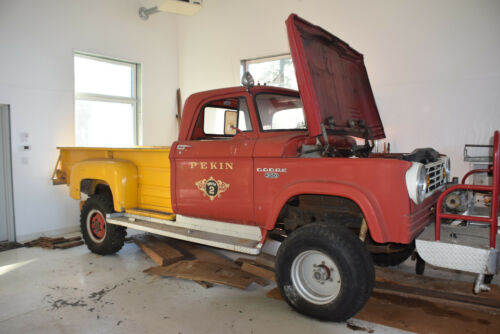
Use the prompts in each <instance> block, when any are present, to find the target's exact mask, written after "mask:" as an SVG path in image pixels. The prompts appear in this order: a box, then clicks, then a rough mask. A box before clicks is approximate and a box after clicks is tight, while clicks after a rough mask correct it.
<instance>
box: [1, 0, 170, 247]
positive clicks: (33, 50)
mask: <svg viewBox="0 0 500 334" xmlns="http://www.w3.org/2000/svg"><path fill="white" fill-rule="evenodd" d="M146 2H147V1H139V0H106V1H99V0H85V1H76V0H44V1H38V0H29V1H28V0H0V103H5V104H10V106H11V118H12V122H11V123H12V137H13V138H12V153H13V157H12V159H13V178H14V201H15V219H16V234H17V237H18V239H25V238H26V237H29V236H31V235H33V234H37V233H43V232H50V231H55V230H58V231H62V230H65V229H74V228H75V226H76V225H77V224H78V222H79V203H78V202H77V201H74V200H72V199H70V198H69V196H68V188H67V187H66V186H58V187H54V186H52V185H51V181H50V175H51V173H52V169H53V167H54V164H55V162H56V159H57V150H56V149H55V147H56V146H71V145H73V144H74V126H73V124H74V102H73V99H74V93H73V87H74V84H73V51H74V50H78V51H86V52H91V53H95V54H99V55H104V56H109V57H116V58H120V59H126V60H130V61H134V62H138V63H140V64H141V65H142V84H143V103H142V106H143V122H144V129H145V130H144V144H145V145H168V144H170V143H171V142H172V140H174V138H175V136H176V131H177V130H176V122H175V113H176V107H175V90H176V88H177V17H176V16H175V15H170V14H166V13H162V14H161V15H160V14H157V15H154V16H152V17H151V18H150V19H149V20H148V21H142V20H141V19H140V18H139V17H138V15H137V10H138V8H139V7H140V6H141V4H142V3H146ZM23 133H27V134H28V141H27V143H26V144H28V145H30V146H31V150H30V151H26V152H24V151H22V150H21V145H24V144H25V143H23V142H22V134H23ZM110 135H112V134H110Z"/></svg>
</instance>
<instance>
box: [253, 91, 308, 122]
mask: <svg viewBox="0 0 500 334" xmlns="http://www.w3.org/2000/svg"><path fill="white" fill-rule="evenodd" d="M255 101H256V104H257V109H258V112H259V119H260V123H261V126H262V130H263V131H277V130H305V129H307V127H306V122H305V117H304V109H303V107H302V100H301V99H300V97H298V96H288V95H278V94H258V95H257V96H256V98H255Z"/></svg>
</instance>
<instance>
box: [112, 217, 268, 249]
mask: <svg viewBox="0 0 500 334" xmlns="http://www.w3.org/2000/svg"><path fill="white" fill-rule="evenodd" d="M106 222H107V223H109V224H114V225H120V226H124V227H129V228H132V229H135V230H139V231H144V232H149V233H154V234H159V235H163V236H166V237H170V238H174V239H180V240H185V241H190V242H195V243H198V244H202V245H208V246H213V247H218V248H223V249H228V250H231V251H235V252H240V253H246V254H252V255H257V254H259V253H260V251H261V249H262V243H261V240H262V234H261V231H260V228H259V227H257V226H249V225H241V224H230V223H223V222H217V221H211V220H204V219H197V218H191V217H185V216H180V215H177V221H170V220H163V219H158V218H151V217H144V216H138V215H134V214H128V213H112V214H108V215H107V216H106ZM225 228H226V229H225ZM238 230H239V231H238ZM223 232H224V233H223ZM238 232H240V233H238Z"/></svg>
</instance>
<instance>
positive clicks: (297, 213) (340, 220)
mask: <svg viewBox="0 0 500 334" xmlns="http://www.w3.org/2000/svg"><path fill="white" fill-rule="evenodd" d="M332 221H334V222H335V223H337V224H340V225H344V226H345V227H347V228H349V229H357V230H359V228H360V226H361V222H362V221H363V212H362V211H361V209H360V208H359V206H358V205H357V204H356V203H355V202H354V201H353V200H351V199H349V198H345V197H340V196H327V195H298V196H294V197H292V198H290V199H289V200H288V201H287V202H286V204H285V205H284V206H283V209H282V210H281V212H280V214H279V216H278V222H277V224H276V225H277V226H279V228H282V229H283V230H284V231H286V232H287V233H289V232H292V231H294V230H296V229H297V228H299V227H300V226H303V225H306V224H309V223H314V222H332Z"/></svg>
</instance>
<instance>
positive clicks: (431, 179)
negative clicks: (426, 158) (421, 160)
mask: <svg viewBox="0 0 500 334" xmlns="http://www.w3.org/2000/svg"><path fill="white" fill-rule="evenodd" d="M444 171H445V162H444V161H443V160H438V161H436V162H432V163H430V164H427V165H425V172H426V174H427V189H426V190H425V194H426V196H428V195H430V194H432V193H433V192H434V191H435V190H437V189H439V188H441V187H442V186H444V185H445V184H446V174H445V173H444Z"/></svg>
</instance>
